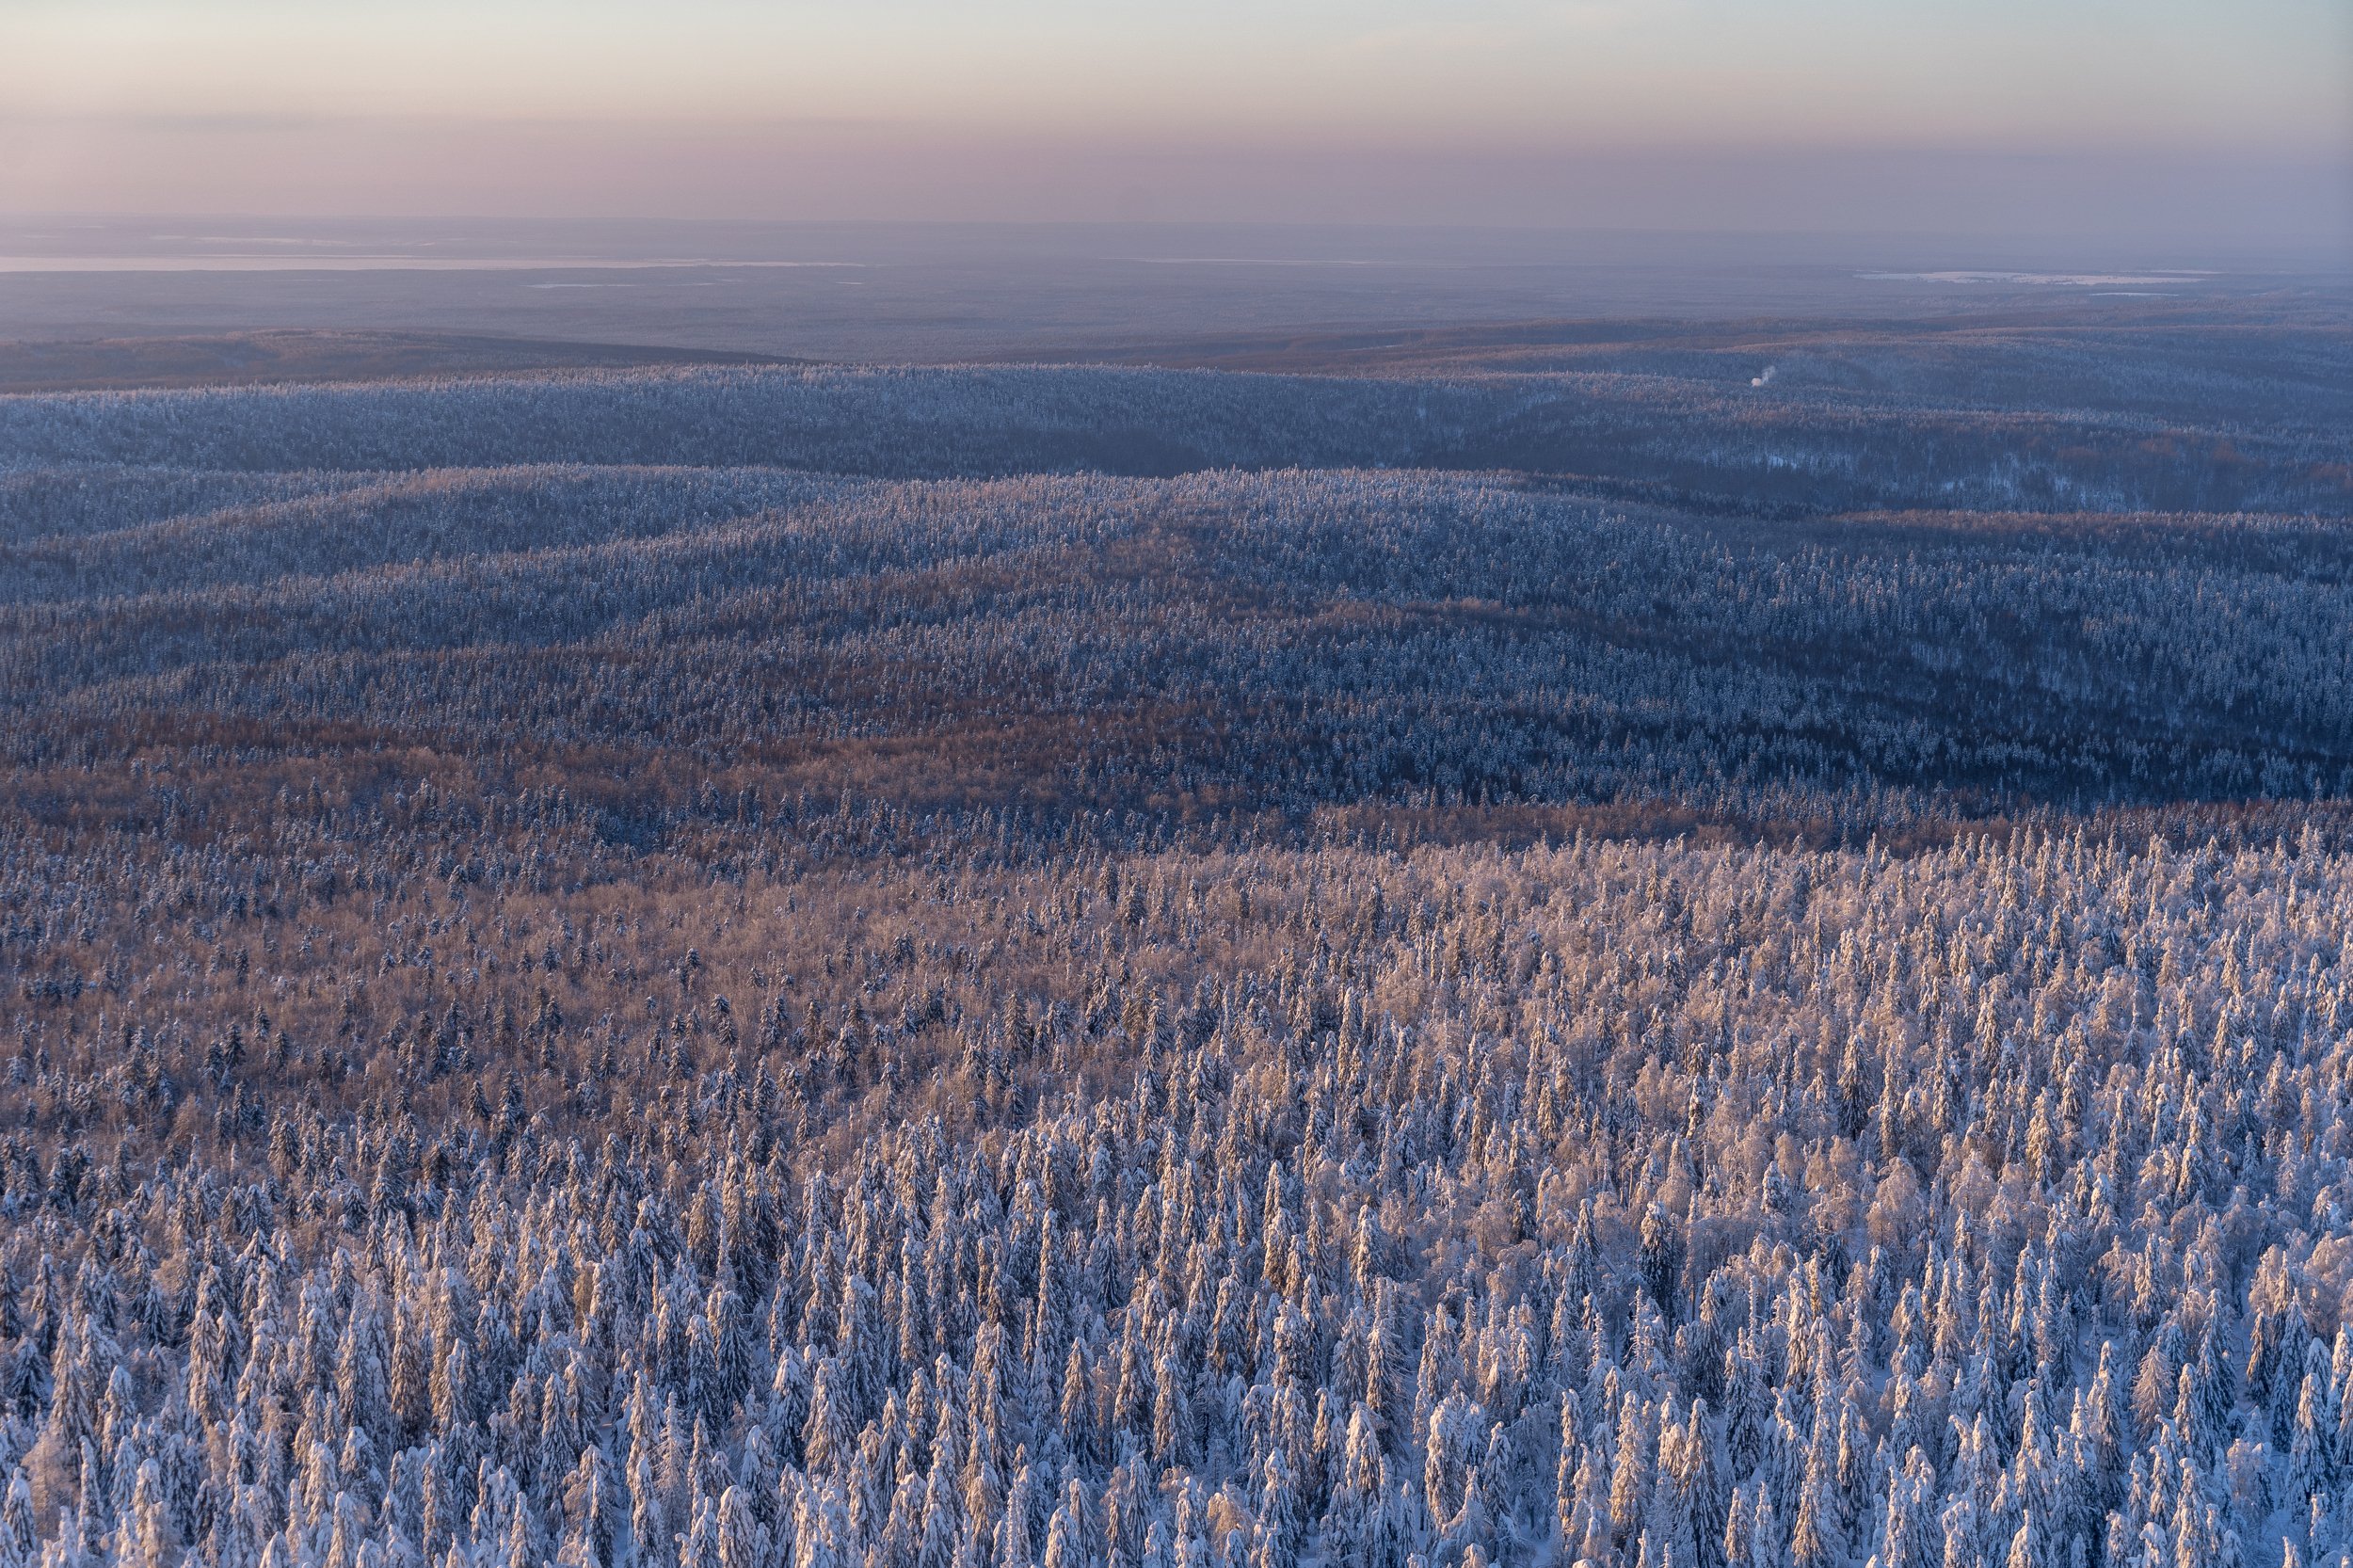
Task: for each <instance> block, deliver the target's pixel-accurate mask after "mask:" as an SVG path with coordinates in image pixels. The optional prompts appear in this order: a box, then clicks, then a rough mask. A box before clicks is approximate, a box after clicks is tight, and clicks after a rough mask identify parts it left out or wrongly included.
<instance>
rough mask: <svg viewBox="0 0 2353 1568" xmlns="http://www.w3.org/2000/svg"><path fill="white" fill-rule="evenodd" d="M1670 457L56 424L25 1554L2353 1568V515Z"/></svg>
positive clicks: (1505, 444)
mask: <svg viewBox="0 0 2353 1568" xmlns="http://www.w3.org/2000/svg"><path fill="white" fill-rule="evenodd" d="M1933 368H1934V367H1928V368H1925V369H1918V374H1919V375H1920V376H1923V377H1925V378H1927V379H1929V380H1933V376H1931V375H1930V371H1931V370H1932V369H1933ZM1640 379H1641V378H1640V377H1630V378H1629V377H1625V376H1619V377H1617V378H1616V379H1614V380H1613V379H1612V378H1611V377H1609V376H1599V375H1593V376H1451V377H1447V378H1432V377H1426V376H1425V377H1415V376H1394V377H1389V378H1361V379H1356V380H1341V379H1322V380H1318V379H1314V378H1304V377H1277V376H1235V375H1227V374H1217V373H1185V374H1177V373H1169V372H1128V371H1106V370H1091V369H1090V370H1071V369H1062V370H1053V369H1028V368H1023V369H1016V370H972V371H964V370H942V371H923V372H896V371H846V370H801V369H768V368H761V369H756V370H737V369H726V370H695V371H683V372H626V373H622V372H595V373H587V374H579V375H563V376H546V377H536V378H529V377H503V378H502V377H488V378H479V379H472V380H451V381H440V382H413V383H397V384H383V385H364V386H357V387H336V388H307V389H258V390H244V389H241V390H237V391H233V392H168V393H165V392H139V393H127V394H103V395H101V394H90V395H75V396H44V397H25V398H13V399H11V398H0V798H5V801H6V808H5V811H0V984H4V985H5V987H6V989H5V992H0V995H5V996H6V998H7V1008H8V1018H9V1022H10V1033H9V1036H8V1039H7V1040H5V1041H0V1050H4V1051H5V1052H6V1053H7V1063H6V1066H5V1069H4V1070H0V1079H4V1080H5V1087H4V1088H0V1568H14V1565H17V1564H34V1563H42V1564H60V1565H62V1564H76V1565H80V1564H98V1563H118V1562H119V1563H125V1564H141V1565H147V1564H154V1565H159V1568H184V1565H187V1564H191V1563H192V1564H196V1565H199V1568H213V1565H216V1564H218V1565H228V1564H248V1563H267V1564H272V1565H274V1568H295V1565H297V1564H300V1565H305V1568H309V1565H312V1564H324V1565H332V1568H361V1565H363V1564H364V1565H366V1568H405V1565H415V1568H493V1565H496V1568H507V1565H521V1564H541V1563H548V1562H561V1563H565V1564H568V1565H574V1568H586V1565H589V1564H595V1565H597V1568H624V1565H627V1568H637V1565H644V1568H673V1565H676V1568H714V1565H716V1568H867V1565H872V1568H919V1565H920V1568H949V1565H973V1568H1033V1565H1042V1568H1077V1565H1079V1564H1082V1563H1083V1564H1095V1563H1103V1564H1118V1565H1122V1568H1144V1565H1150V1568H1245V1565H1247V1568H1303V1565H1317V1564H1333V1565H1338V1564H1358V1563H1362V1564H1368V1565H1371V1568H1406V1565H1408V1564H1414V1563H1418V1564H1420V1565H1422V1568H1468V1565H1471V1564H1481V1565H1491V1564H1525V1565H1527V1568H1550V1565H1553V1564H1559V1565H1561V1568H1568V1565H1571V1564H1575V1563H1577V1562H1580V1561H1582V1562H1586V1563H1591V1564H1593V1565H1594V1568H1613V1565H1625V1568H1666V1565H1668V1564H1678V1565H1681V1564H1693V1565H1697V1568H1750V1565H1755V1568H1846V1565H1849V1564H1852V1565H1861V1564H1865V1563H1876V1564H1877V1565H1879V1568H1978V1565H1986V1568H2110V1565H2113V1568H2160V1565H2162V1568H2193V1565H2204V1564H2233V1563H2244V1564H2249V1565H2261V1568H2269V1565H2270V1564H2273V1563H2276V1562H2282V1561H2286V1562H2296V1563H2309V1564H2322V1563H2337V1564H2343V1563H2345V1562H2346V1561H2347V1560H2348V1547H2353V1322H2348V1310H2349V1309H2353V1301H2348V1297H2347V1291H2348V1288H2353V1223H2349V1222H2348V1213H2349V1212H2353V1166H2349V1165H2348V1158H2349V1157H2353V1120H2349V1119H2348V1117H2347V1115H2346V1112H2345V1106H2346V1104H2347V1101H2348V1095H2349V1094H2353V1081H2349V1080H2353V834H2348V831H2347V828H2348V824H2349V822H2353V818H2349V817H2348V814H2347V811H2346V809H2345V800H2346V797H2347V796H2348V795H2349V794H2353V712H2349V711H2348V705H2349V704H2353V667H2348V661H2353V637H2347V636H2346V635H2345V630H2346V628H2348V627H2353V544H2349V543H2348V540H2349V539H2353V536H2348V534H2347V532H2346V529H2345V523H2344V522H2342V521H2341V520H2338V519H2337V517H2336V515H2335V514H2336V513H2337V512H2340V511H2341V510H2342V492H2341V488H2340V489H2338V490H2331V489H2330V488H2329V487H2330V486H2332V485H2338V486H2341V481H2339V480H2338V479H2336V478H2335V477H2333V476H2332V474H2331V472H2330V470H2329V461H2330V459H2329V457H2328V456H2327V454H2328V452H2329V450H2330V449H2331V447H2332V443H2333V442H2334V437H2333V436H2331V435H2330V434H2329V432H2328V431H2327V430H2325V429H2315V430H2314V431H2311V432H2299V431H2297V430H2295V429H2293V428H2288V427H2277V428H2273V429H2270V430H2237V429H2235V428H2232V427H2231V425H2232V422H2231V419H2230V417H2229V416H2230V404H2229V400H2228V399H2227V398H2224V399H2221V400H2219V401H2217V402H2216V403H2214V404H2213V405H2212V407H2211V408H2209V409H2208V410H2207V412H2206V413H2205V414H2204V415H2202V416H2201V417H2199V418H2196V419H2186V420H2185V421H2182V422H2177V423H2176V424H2173V425H2167V424H2162V423H2161V422H2157V421H2155V420H2153V418H2151V417H2148V416H2141V415H2131V416H2127V415H2123V414H2114V413H2082V412H2073V413H2068V412H2054V411H2052V410H2051V409H2049V408H2038V407H2035V406H2033V405H2032V404H2031V403H2030V402H2026V401H2022V400H2016V399H2013V402H2012V404H2010V405H2009V406H2005V407H2002V408H1990V409H1989V408H1952V407H1945V408H1941V409H1938V408H1929V407H1928V406H1927V405H1926V404H1925V403H1920V402H1916V401H1915V402H1906V401H1905V400H1904V399H1903V398H1900V397H1897V396H1896V395H1895V394H1893V393H1888V392H1876V391H1874V392H1851V391H1850V390H1841V389H1839V388H1836V387H1831V388H1828V389H1827V390H1825V389H1823V388H1820V387H1801V388H1800V390H1799V391H1798V392H1794V393H1791V394H1789V395H1788V396H1786V397H1777V398H1776V399H1772V400H1767V399H1758V400H1753V402H1751V403H1749V404H1739V403H1738V402H1737V399H1735V398H1734V397H1733V396H1732V394H1729V393H1725V394H1722V395H1721V396H1718V395H1716V394H1708V395H1706V396H1703V395H1701V394H1700V393H1698V392H1692V391H1691V390H1690V389H1689V388H1688V387H1666V388H1663V389H1653V388H1650V387H1648V386H1647V384H1644V385H1641V386H1633V388H1632V391H1631V392H1629V391H1628V390H1627V388H1628V386H1629V385H1630V384H1631V383H1632V382H1634V381H1639V380H1640ZM1792 379H1801V377H1798V376H1793V377H1792ZM1605 383H1607V384H1606V385H1605ZM2193 384H2194V383H2193ZM2175 395H2177V396H2180V397H2184V398H2186V397H2188V396H2189V395H2190V394H2189V393H2188V392H2178V393H2176V394H2175ZM1947 401H1948V402H1949V401H1950V400H1947ZM2192 412H2193V413H2195V412H2196V410H2192ZM2316 417H2317V416H2316ZM1939 422H1942V423H1939ZM2226 430H2227V432H2228V434H2229V438H2230V440H2231V441H2232V442H2233V447H2232V450H2231V452H2230V453H2229V454H2225V455H2221V456H2217V452H2216V450H2215V446H2214V440H2218V439H2219V434H2218V433H2223V432H2226ZM2200 432H2202V434H2201V433H2200ZM2193 435H2194V436H2195V438H2196V439H2194V440H2193V439H2191V437H2192V436H2193ZM2201 443H2202V444H2201ZM2333 449H2334V450H2335V451H2337V452H2338V453H2340V454H2341V452H2342V450H2343V448H2342V446H2341V444H2336V445H2334V447H2333ZM1646 453H1647V454H1649V456H1645V455H1644V454H1646ZM2337 460H2339V461H2341V457H2340V458H2339V459H2337ZM2332 497H2334V499H2331V498H2332Z"/></svg>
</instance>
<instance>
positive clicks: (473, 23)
mask: <svg viewBox="0 0 2353 1568" xmlns="http://www.w3.org/2000/svg"><path fill="white" fill-rule="evenodd" d="M2349 16H2353V5H2348V4H2346V0H1967V3H1961V0H1457V3H1454V4H1431V3H1419V4H1417V3H1409V0H1361V3H1358V4H1353V5H1343V4H1336V3H1327V0H1247V3H1245V0H1189V3H1183V4H1160V5H1151V6H1144V5H1132V4H1124V3H1117V0H1091V3H1086V4H1080V3H1075V0H1020V3H1010V4H995V5H984V4H949V3H944V0H855V3H852V0H816V3H800V4H790V3H788V4H776V3H765V4H757V5H755V4H748V3H732V0H665V3H662V4H634V5H627V4H615V3H609V0H566V3H563V4H554V3H541V0H471V3H468V4H462V5H458V4H443V3H440V0H408V3H404V4H399V5H392V4H381V5H379V4H360V3H357V0H307V3H303V4H290V3H280V0H0V118H5V119H6V120H7V124H6V126H5V127H4V128H0V209H14V210H18V211H25V210H36V209H47V210H84V211H120V210H138V209H145V210H153V209H156V208H158V207H163V208H170V209H178V210H191V211H193V210H216V209H224V208H238V209H243V210H251V211H264V210H287V211H295V210H302V211H323V210H342V211H369V210H386V211H390V210H399V211H420V210H423V211H431V210H445V211H452V212H458V211H496V210H501V208H502V206H505V207H510V208H514V207H519V208H520V209H521V210H549V211H570V210H579V211H583V212H595V213H599V214H600V215H608V216H609V215H612V214H616V213H620V212H626V211H631V210H636V209H641V208H642V209H646V210H655V209H664V208H675V207H677V206H678V205H679V204H680V198H679V194H678V193H679V192H680V191H683V190H688V189H691V190H693V191H694V192H696V193H697V194H696V196H695V198H694V200H693V203H690V205H691V204H699V206H701V207H705V208H709V209H712V211H713V212H720V211H742V212H747V213H748V212H753V211H759V212H760V214H761V216H908V217H923V216H966V215H959V214H951V213H947V212H945V211H933V210H925V209H926V206H927V204H928V205H929V207H931V208H938V207H940V206H941V205H942V202H941V198H940V196H939V193H937V192H933V193H932V194H930V195H926V194H924V193H923V192H922V191H921V190H920V189H918V188H916V186H917V185H920V181H919V182H916V183H915V184H912V185H911V184H908V181H907V179H906V170H907V169H908V168H917V167H920V166H921V165H922V164H923V162H924V160H926V159H927V158H933V157H936V158H940V159H946V160H949V161H951V162H952V163H954V164H955V165H956V167H958V168H961V169H962V170H963V171H964V173H963V176H962V180H963V187H962V188H964V189H965V190H966V191H967V194H971V193H972V192H974V191H977V190H982V189H997V190H1000V192H1001V196H1002V201H1003V204H1004V207H1005V210H1006V212H1007V214H1008V216H1105V215H1104V214H1102V213H1100V212H1096V211H1094V210H1092V209H1091V208H1090V207H1089V203H1090V202H1092V203H1094V204H1095V205H1097V206H1099V205H1100V204H1101V202H1102V201H1103V200H1109V198H1105V197H1102V196H1101V195H1100V193H1099V192H1098V193H1097V194H1096V195H1095V196H1088V197H1085V198H1083V199H1081V197H1080V195H1079V194H1077V192H1076V190H1075V188H1074V189H1073V191H1072V192H1071V193H1069V194H1068V195H1067V198H1066V200H1065V199H1064V197H1061V196H1058V194H1057V186H1058V182H1059V183H1062V184H1068V183H1069V181H1070V178H1071V177H1070V176H1069V175H1067V174H1066V173H1058V172H1057V170H1060V169H1064V168H1065V167H1066V166H1067V165H1069V164H1070V162H1071V160H1073V159H1078V160H1081V161H1083V160H1089V159H1092V160H1096V161H1100V160H1101V159H1104V158H1110V157H1124V158H1127V159H1128V160H1130V161H1131V162H1132V163H1133V165H1134V171H1131V173H1130V174H1128V175H1121V176H1116V177H1112V176H1106V177H1102V178H1098V179H1097V181H1096V184H1100V185H1104V187H1105V188H1106V189H1108V188H1110V186H1113V185H1121V182H1122V181H1123V180H1125V181H1127V182H1128V183H1129V184H1132V183H1133V182H1134V181H1139V180H1140V181H1142V182H1144V184H1147V185H1148V184H1150V182H1151V175H1150V172H1149V170H1150V168H1151V163H1152V160H1153V159H1155V158H1160V159H1169V158H1177V159H1190V160H1193V164H1195V165H1199V164H1200V163H1201V160H1204V159H1208V160H1210V161H1211V162H1214V161H1215V160H1216V159H1219V158H1225V159H1228V160H1239V161H1240V163H1242V164H1246V163H1247V162H1248V161H1250V160H1252V159H1254V158H1258V157H1270V158H1275V159H1292V160H1300V159H1305V160H1309V161H1310V162H1312V161H1314V160H1323V161H1324V162H1325V163H1326V164H1334V166H1335V167H1337V164H1335V162H1334V161H1335V160H1337V161H1338V163H1346V162H1347V161H1348V160H1352V159H1356V160H1371V161H1373V162H1374V163H1377V162H1378V160H1380V159H1382V158H1384V157H1386V156H1390V155H1395V154H1411V155H1414V156H1417V157H1425V158H1426V157H1449V158H1457V159H1469V160H1474V161H1475V160H1478V159H1481V158H1489V159H1496V160H1502V161H1505V162H1511V163H1513V166H1514V167H1524V166H1525V164H1526V162H1527V160H1529V159H1536V160H1547V159H1549V160H1557V161H1561V162H1565V163H1575V162H1577V161H1578V160H1586V161H1591V162H1596V163H1601V162H1608V161H1609V160H1619V161H1621V162H1623V161H1625V160H1628V159H1635V160H1640V159H1641V158H1645V157H1655V156H1659V155H1672V156H1673V157H1677V158H1684V159H1687V160H1688V159H1689V158H1690V157H1693V156H1698V157H1702V158H1704V157H1705V156H1706V155H1707V154H1709V153H1710V152H1726V153H1737V154H1739V155H1741V156H1745V157H1752V158H1753V157H1755V156H1757V155H1760V154H1763V153H1771V152H1781V151H1785V152H1787V153H1788V154H1789V155H1790V156H1792V157H1797V158H1804V157H1816V156H1819V155H1822V154H1824V153H1834V152H1842V151H1843V152H1852V151H1858V150H1860V151H1869V152H1874V153H1887V152H1934V153H1938V154H1951V153H1956V152H1962V153H1984V154H1997V153H1998V154H2006V155H2014V154H2019V153H2054V154H2065V155H2069V156H2076V157H2082V156H2094V157H2098V156H2120V155H2121V156H2127V157H2137V158H2141V159H2144V160H2145V159H2148V158H2152V157H2155V158H2163V157H2170V156H2186V157H2194V158H2200V159H2205V160H2208V161H2210V162H2211V161H2213V160H2224V161H2229V160H2252V161H2254V162H2256V163H2261V164H2264V165H2265V166H2266V167H2271V168H2283V167H2289V166H2295V167H2300V168H2310V169H2313V170H2316V171H2317V174H2316V175H2315V177H2316V178H2317V179H2319V180H2320V182H2321V184H2323V185H2324V186H2325V185H2326V184H2328V183H2329V178H2330V176H2329V169H2331V168H2342V167H2343V164H2344V162H2345V157H2346V150H2347V149H2348V147H2353V24H2349V23H2348V17H2349ZM453 146H458V147H463V148H467V149H470V150H471V152H470V153H469V154H468V155H461V156H459V157H456V158H453V157H452V156H451V154H450V149H451V147H453ZM1302 167H1305V166H1304V165H1303V166H1302ZM894 171H895V172H894ZM869 173H871V175H872V178H865V176H866V175H868V174H869ZM1106 181H1108V184H1106ZM861 182H863V184H861ZM2337 183H2338V184H2342V183H2343V182H2342V181H2338V182H2337ZM1196 184H1198V182H1197V181H1196ZM1212 184H1213V182H1212ZM1122 188H1126V187H1125V186H1122ZM861 190H862V191H863V194H860V192H861ZM437 192H439V193H440V196H441V200H440V201H439V202H438V204H437V202H436V200H435V198H436V193H437ZM1058 200H1059V201H1061V202H1062V205H1063V206H1064V207H1067V208H1069V209H1070V210H1068V211H1067V212H1066V213H1065V212H1063V211H1061V210H1060V209H1059V208H1058V207H1057V201H1058ZM1198 200H1200V201H1206V202H1207V203H1208V204H1209V205H1210V206H1214V205H1215V201H1214V193H1213V192H1212V193H1211V194H1210V195H1209V196H1207V197H1200V198H1199V199H1198ZM949 204H951V205H952V204H953V203H949ZM1408 205H1410V202H1409V203H1408ZM836 209H839V210H836ZM1186 216H1218V215H1216V214H1214V213H1188V214H1187V215H1186ZM1233 216H1251V215H1249V214H1245V213H1242V212H1240V211H1237V212H1236V213H1235V214H1234V215H1233ZM1367 216H1382V215H1378V214H1369V215H1367ZM1386 216H1394V217H1397V218H1400V219H1402V220H1407V221H1411V220H1414V219H1415V218H1416V217H1417V213H1415V212H1412V211H1400V212H1396V213H1393V214H1389V215H1386Z"/></svg>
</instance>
